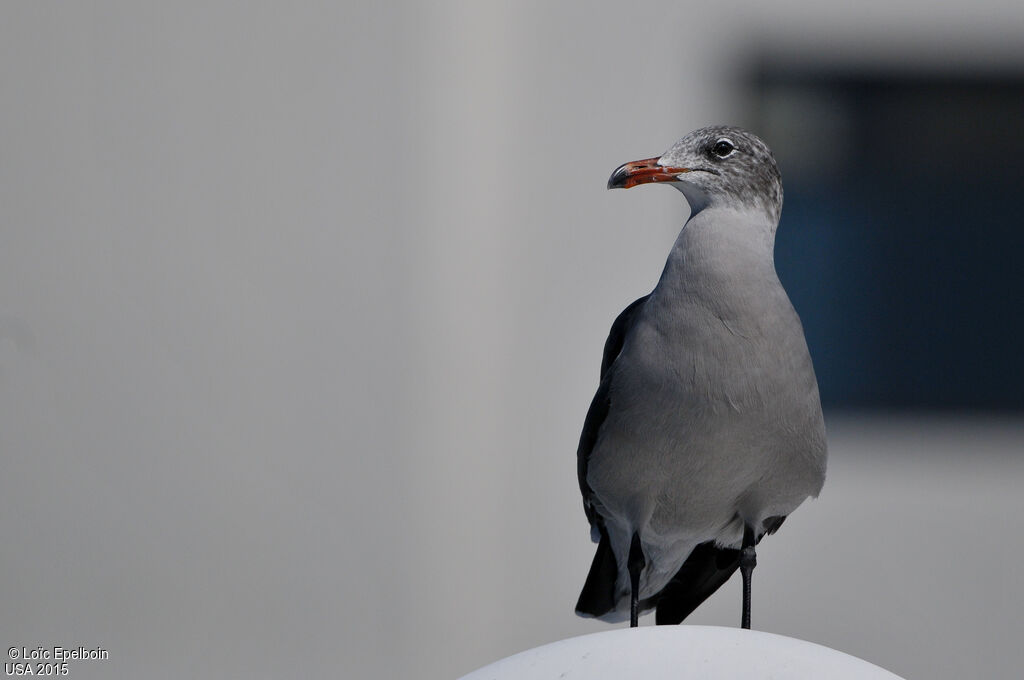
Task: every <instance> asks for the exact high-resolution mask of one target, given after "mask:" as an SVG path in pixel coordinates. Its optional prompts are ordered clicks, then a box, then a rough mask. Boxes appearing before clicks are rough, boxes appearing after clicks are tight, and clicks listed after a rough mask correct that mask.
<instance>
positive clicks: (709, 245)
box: [655, 206, 781, 315]
mask: <svg viewBox="0 0 1024 680" xmlns="http://www.w3.org/2000/svg"><path fill="white" fill-rule="evenodd" d="M776 227H777V223H776V221H775V220H774V219H773V218H772V217H770V216H768V215H766V214H765V213H764V212H763V211H761V210H752V211H748V210H743V211H740V210H735V209H732V208H724V207H710V206H709V207H706V208H704V209H703V210H701V211H700V212H697V213H696V214H694V215H692V216H691V218H690V219H689V220H688V221H687V222H686V224H685V225H683V229H682V230H681V231H680V232H679V236H678V237H677V238H676V242H675V244H674V245H673V246H672V252H671V253H670V254H669V256H668V261H667V262H666V263H665V269H664V271H663V272H662V274H661V279H660V280H659V281H658V286H657V288H656V291H655V292H656V293H658V295H659V297H661V296H664V297H665V298H666V299H665V302H669V301H675V302H682V301H684V300H688V301H692V302H696V303H698V304H701V305H702V306H705V307H708V308H710V309H712V310H713V311H716V312H725V313H728V312H729V311H730V309H734V308H736V307H740V308H743V307H746V306H749V303H750V302H751V298H753V299H756V298H758V297H761V296H763V294H764V293H766V292H768V293H769V294H774V292H775V291H773V290H770V289H772V288H775V287H779V288H780V289H781V284H779V281H778V276H777V275H776V273H775V259H774V248H775V229H776ZM730 315H731V314H730Z"/></svg>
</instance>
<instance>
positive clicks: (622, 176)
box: [608, 163, 629, 189]
mask: <svg viewBox="0 0 1024 680" xmlns="http://www.w3.org/2000/svg"><path fill="white" fill-rule="evenodd" d="M627 165H629V163H623V164H622V165H620V166H619V167H617V168H615V172H613V173H612V176H611V177H609V178H608V188H609V189H621V188H623V187H624V186H626V179H627V178H628V177H629V170H628V168H626V166H627Z"/></svg>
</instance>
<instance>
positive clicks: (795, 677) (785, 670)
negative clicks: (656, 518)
mask: <svg viewBox="0 0 1024 680" xmlns="http://www.w3.org/2000/svg"><path fill="white" fill-rule="evenodd" d="M530 678H587V679H588V680H601V679H602V678H614V679H615V680H622V679H623V678H646V680H657V679H658V678H674V679H676V680H686V679H687V678H716V679H717V680H729V679H730V678H737V680H755V679H756V678H773V679H775V680H784V679H791V680H800V679H802V678H813V679H814V680H818V679H820V678H830V680H846V679H849V680H899V676H897V675H893V674H892V673H890V672H889V671H887V670H884V669H882V668H879V667H878V666H875V665H874V664H870V663H868V662H867V661H863V660H862V659H858V658H857V657H854V656H850V655H849V654H843V653H842V652H837V651H835V650H834V649H829V648H828V647H822V646H821V645H816V644H813V643H811V642H804V641H803V640H797V639H795V638H790V637H784V636H782V635H774V634H772V633H762V632H760V631H756V630H742V629H739V628H722V627H717V626H685V625H684V626H646V627H641V628H635V629H629V628H625V629H623V628H619V629H617V630H611V631H606V632H604V633H594V634H592V635H583V636H581V637H575V638H570V639H568V640H562V641H560V642H553V643H551V644H549V645H544V646H543V647H536V648H534V649H530V650H527V651H525V652H522V653H520V654H516V655H514V656H510V657H507V658H505V659H502V660H501V661H497V662H495V663H493V664H491V665H489V666H485V667H483V668H481V669H479V670H477V671H474V672H472V673H470V674H469V675H466V676H464V677H463V678H462V680H506V679H507V680H529V679H530Z"/></svg>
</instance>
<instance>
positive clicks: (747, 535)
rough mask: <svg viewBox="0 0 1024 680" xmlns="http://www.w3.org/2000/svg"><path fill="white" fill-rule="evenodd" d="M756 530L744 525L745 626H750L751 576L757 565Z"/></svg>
mask: <svg viewBox="0 0 1024 680" xmlns="http://www.w3.org/2000/svg"><path fill="white" fill-rule="evenodd" d="M754 543H755V540H754V530H753V529H751V528H750V527H749V526H744V527H743V549H742V550H741V551H740V574H741V575H742V576H743V621H742V622H741V624H740V625H741V626H742V627H743V628H747V629H749V628H750V577H751V576H752V575H753V573H754V567H756V566H757V553H756V552H754Z"/></svg>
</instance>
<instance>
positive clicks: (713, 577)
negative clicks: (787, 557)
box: [655, 516, 786, 626]
mask: <svg viewBox="0 0 1024 680" xmlns="http://www.w3.org/2000/svg"><path fill="white" fill-rule="evenodd" d="M785 519H786V518H785V517H784V516H779V517H769V518H768V519H766V520H765V521H764V524H763V526H764V528H765V531H764V532H762V533H761V534H760V535H759V536H757V539H756V541H755V542H756V543H760V542H761V539H762V538H764V536H765V535H767V534H774V533H775V532H776V531H778V530H779V527H780V526H782V522H783V521H784V520H785ZM739 566H740V550H739V549H737V548H722V547H719V546H717V545H715V542H714V541H708V542H707V543H701V544H700V545H698V546H697V547H696V548H694V549H693V552H691V553H690V556H689V557H687V558H686V561H685V562H683V566H682V567H680V568H679V571H677V572H676V575H675V576H673V577H672V580H670V581H669V582H668V583H667V584H666V585H665V587H664V588H662V590H661V592H660V593H659V594H658V595H656V596H655V599H657V602H658V611H657V614H655V622H656V623H657V624H658V625H659V626H661V625H665V624H676V623H682V622H683V619H685V618H686V617H687V616H689V615H690V614H691V613H693V610H694V609H696V608H697V607H699V606H700V604H701V603H702V602H703V601H704V600H706V599H708V598H709V597H711V596H712V595H714V593H715V591H716V590H718V589H719V588H720V587H721V586H722V584H723V583H725V582H726V581H728V580H729V577H730V576H732V575H733V574H734V573H735V572H736V569H738V568H739Z"/></svg>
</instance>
